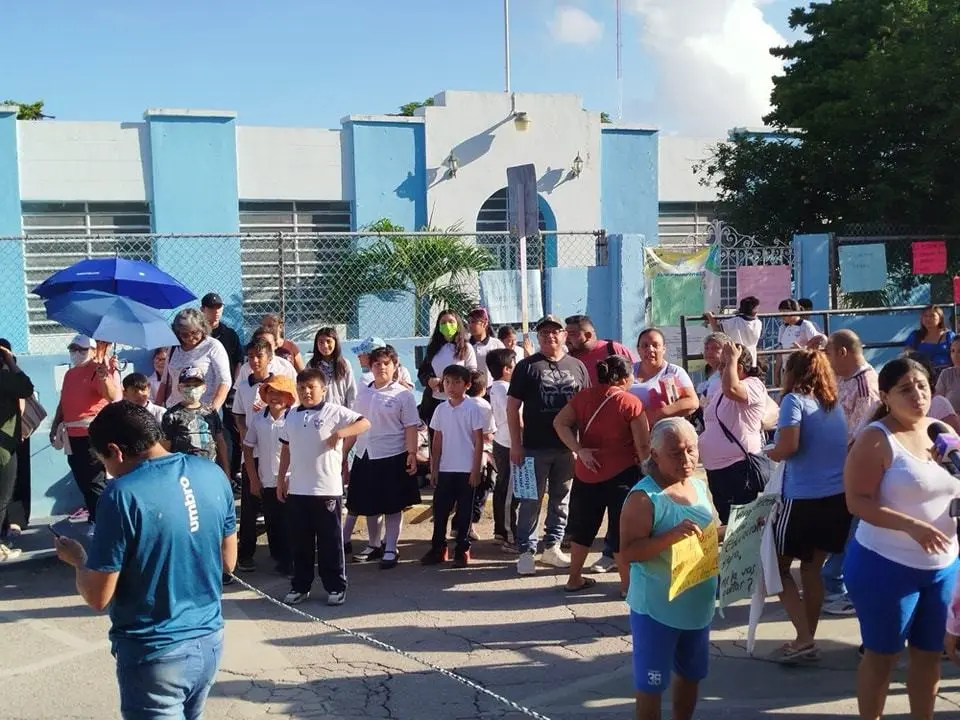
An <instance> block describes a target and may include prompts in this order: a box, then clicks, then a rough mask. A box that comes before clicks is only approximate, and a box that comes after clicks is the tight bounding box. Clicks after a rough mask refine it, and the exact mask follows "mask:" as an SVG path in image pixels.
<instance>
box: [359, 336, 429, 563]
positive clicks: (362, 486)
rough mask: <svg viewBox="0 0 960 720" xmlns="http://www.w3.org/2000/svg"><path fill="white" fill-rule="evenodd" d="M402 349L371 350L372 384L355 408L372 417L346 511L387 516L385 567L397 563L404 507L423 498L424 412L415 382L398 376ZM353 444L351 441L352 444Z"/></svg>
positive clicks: (367, 554)
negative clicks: (421, 412) (419, 453)
mask: <svg viewBox="0 0 960 720" xmlns="http://www.w3.org/2000/svg"><path fill="white" fill-rule="evenodd" d="M397 365H398V359H397V352H396V350H394V349H393V348H392V347H391V346H390V345H386V346H384V347H379V348H376V349H374V350H372V351H371V352H370V372H371V373H372V375H371V377H372V378H373V379H372V380H371V382H370V384H369V385H364V386H361V388H360V390H359V391H358V393H357V400H356V402H355V403H354V410H356V411H357V412H358V413H360V414H361V415H363V416H364V417H365V418H367V419H368V420H369V421H370V432H367V433H364V434H363V435H360V436H359V437H358V438H357V439H356V443H355V444H353V451H354V459H353V467H352V468H351V469H350V489H349V492H348V493H347V511H348V512H349V513H350V514H352V515H363V516H365V517H367V522H368V523H369V521H370V518H371V517H377V516H380V515H383V516H384V526H385V530H386V531H385V537H384V542H383V550H382V557H381V559H380V569H381V570H389V569H390V568H393V567H396V565H397V562H398V559H399V557H400V555H399V552H398V550H397V543H398V541H399V539H400V530H401V527H402V524H403V510H404V509H405V508H408V507H410V506H411V505H416V504H418V503H419V502H420V486H419V484H418V482H417V449H418V445H419V433H418V429H419V426H420V415H419V414H418V412H417V400H416V398H415V397H414V395H413V391H412V390H410V388H408V387H406V386H404V385H403V383H402V382H401V381H400V380H399V379H398V378H397V374H396V372H397ZM350 445H351V443H350V441H348V442H347V447H349V446H350ZM378 549H379V548H377V547H374V546H370V545H368V546H367V548H366V549H365V550H364V551H362V552H361V553H359V554H357V555H356V556H354V559H355V560H362V559H366V557H370V556H373V555H375V554H376V553H377V550H378Z"/></svg>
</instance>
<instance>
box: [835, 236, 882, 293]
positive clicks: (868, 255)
mask: <svg viewBox="0 0 960 720" xmlns="http://www.w3.org/2000/svg"><path fill="white" fill-rule="evenodd" d="M837 254H838V255H839V259H840V289H841V290H843V292H870V291H873V290H882V289H883V287H884V285H886V284H887V248H886V246H885V245H884V244H883V243H871V244H869V245H841V246H840V247H839V248H838V253H837Z"/></svg>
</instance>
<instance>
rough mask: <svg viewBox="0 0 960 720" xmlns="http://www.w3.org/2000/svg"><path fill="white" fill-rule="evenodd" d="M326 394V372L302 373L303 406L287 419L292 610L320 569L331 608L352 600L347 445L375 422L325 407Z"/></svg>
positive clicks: (281, 485)
mask: <svg viewBox="0 0 960 720" xmlns="http://www.w3.org/2000/svg"><path fill="white" fill-rule="evenodd" d="M326 393H327V387H326V381H325V380H324V376H323V371H321V370H319V369H314V368H307V369H305V370H301V371H300V373H299V374H298V375H297V394H298V395H299V397H300V405H298V406H297V407H296V408H295V409H293V410H292V411H291V412H290V414H289V415H288V416H287V420H286V422H285V423H284V427H283V430H282V431H281V433H280V443H281V444H282V447H281V450H280V467H279V469H278V470H277V499H278V500H280V501H281V502H286V504H287V507H286V513H287V520H288V522H289V525H290V542H291V544H292V545H293V582H292V584H291V587H290V592H288V593H287V594H286V596H285V597H284V598H283V601H284V602H285V603H287V604H288V605H296V604H297V603H301V602H303V601H304V600H306V599H307V598H308V597H310V587H311V586H312V585H313V578H314V571H313V568H314V564H315V563H316V565H317V570H318V571H319V575H320V582H322V583H323V587H324V589H325V590H326V591H327V605H342V604H343V601H344V600H345V599H346V596H347V575H346V570H345V563H344V558H343V530H342V528H341V525H340V513H341V506H342V502H343V474H342V469H343V441H344V439H346V438H349V437H354V436H355V435H359V434H361V433H364V432H366V431H367V430H369V429H370V422H369V421H368V420H366V419H365V418H364V417H363V416H361V415H358V414H357V413H355V412H353V410H350V409H348V408H345V407H343V406H342V405H332V404H328V403H325V402H324V401H323V399H324V397H325V396H326ZM288 471H289V477H288V475H287V473H288Z"/></svg>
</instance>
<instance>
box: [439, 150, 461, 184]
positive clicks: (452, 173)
mask: <svg viewBox="0 0 960 720" xmlns="http://www.w3.org/2000/svg"><path fill="white" fill-rule="evenodd" d="M443 164H444V166H445V167H446V168H447V176H448V177H451V178H455V177H456V176H457V173H458V172H459V171H460V158H458V157H457V156H456V155H454V154H453V153H452V152H451V153H450V154H449V155H448V156H447V159H446V160H444V161H443Z"/></svg>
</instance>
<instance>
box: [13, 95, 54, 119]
mask: <svg viewBox="0 0 960 720" xmlns="http://www.w3.org/2000/svg"><path fill="white" fill-rule="evenodd" d="M2 104H3V105H16V106H17V107H18V108H19V110H18V111H17V120H43V119H44V118H52V117H53V116H52V115H44V114H43V100H37V101H36V102H33V103H22V102H19V101H17V100H4V101H3V103H2Z"/></svg>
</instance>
